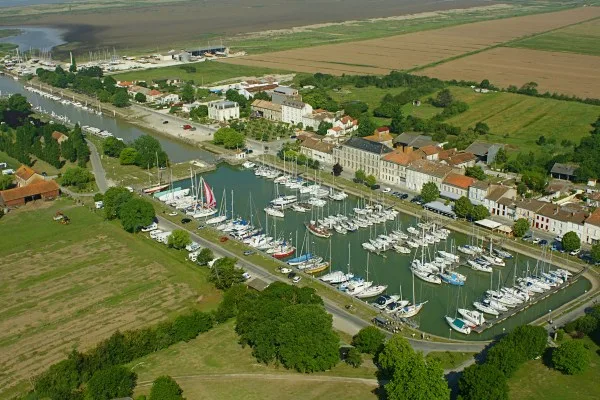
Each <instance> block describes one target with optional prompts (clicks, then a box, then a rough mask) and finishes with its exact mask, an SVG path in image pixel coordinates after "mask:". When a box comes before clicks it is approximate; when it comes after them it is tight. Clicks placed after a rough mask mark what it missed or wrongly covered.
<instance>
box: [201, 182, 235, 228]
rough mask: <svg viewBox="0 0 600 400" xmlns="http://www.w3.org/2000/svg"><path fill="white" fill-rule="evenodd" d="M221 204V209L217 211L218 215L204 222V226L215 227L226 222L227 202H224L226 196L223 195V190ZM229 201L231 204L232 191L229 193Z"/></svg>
mask: <svg viewBox="0 0 600 400" xmlns="http://www.w3.org/2000/svg"><path fill="white" fill-rule="evenodd" d="M222 199H223V202H222V203H221V207H220V209H219V215H218V216H216V217H213V218H209V219H207V220H206V224H207V225H216V224H220V223H221V222H224V221H225V220H227V202H226V195H225V189H223V197H222ZM231 201H232V203H233V190H232V191H231Z"/></svg>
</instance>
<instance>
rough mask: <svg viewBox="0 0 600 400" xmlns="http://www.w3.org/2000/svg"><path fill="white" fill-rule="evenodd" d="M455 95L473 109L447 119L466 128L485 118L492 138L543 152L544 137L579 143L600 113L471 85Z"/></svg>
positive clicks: (586, 106) (455, 90)
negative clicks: (484, 91) (478, 89)
mask: <svg viewBox="0 0 600 400" xmlns="http://www.w3.org/2000/svg"><path fill="white" fill-rule="evenodd" d="M450 89H451V91H452V93H453V94H454V96H455V98H456V99H458V100H461V101H464V102H466V103H467V104H469V110H467V111H466V112H464V113H462V114H460V115H457V116H455V117H453V118H450V119H448V120H446V122H448V123H449V124H452V125H457V126H460V127H461V128H463V129H466V128H469V127H474V126H475V124H476V123H477V122H479V121H483V122H485V123H486V124H488V126H489V127H490V131H491V132H492V133H491V134H490V135H488V136H487V137H485V138H482V139H485V140H488V141H494V142H500V143H506V144H509V145H512V148H513V149H517V148H518V149H519V150H520V151H528V150H533V151H535V152H538V151H541V150H542V148H541V147H540V146H538V145H536V144H535V141H536V140H537V139H538V138H539V137H540V136H542V135H543V136H545V137H546V139H550V138H554V139H556V142H557V145H560V142H561V141H562V140H563V139H568V140H570V141H572V142H575V143H579V140H580V139H581V138H582V137H584V136H587V135H589V132H590V130H591V127H590V124H591V123H592V122H594V121H595V120H596V119H597V118H598V116H599V115H600V107H599V106H593V105H589V104H582V103H578V102H571V101H559V100H552V99H543V98H538V97H531V96H524V95H519V94H513V93H501V92H498V93H487V94H481V93H476V92H475V91H473V90H472V89H470V88H463V87H451V88H450Z"/></svg>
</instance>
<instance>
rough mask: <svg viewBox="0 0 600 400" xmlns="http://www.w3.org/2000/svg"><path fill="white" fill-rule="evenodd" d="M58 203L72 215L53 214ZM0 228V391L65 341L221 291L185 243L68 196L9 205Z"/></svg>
mask: <svg viewBox="0 0 600 400" xmlns="http://www.w3.org/2000/svg"><path fill="white" fill-rule="evenodd" d="M57 210H62V211H63V212H64V213H65V214H66V215H68V216H69V217H70V218H71V221H72V222H71V224H70V225H61V224H59V223H57V222H54V221H53V220H52V217H53V216H54V214H55V212H56V211H57ZM0 237H2V240H0V270H1V273H2V283H1V284H0V304H2V305H3V307H2V310H1V311H0V371H2V372H1V373H0V388H1V389H0V397H2V398H5V397H9V394H10V393H11V392H13V393H14V392H15V391H19V390H24V389H25V388H26V387H28V384H27V383H26V380H27V379H28V378H29V377H32V376H35V375H36V374H38V373H39V372H41V371H42V370H44V369H45V368H47V367H48V366H49V365H50V364H52V363H53V362H56V361H58V360H60V359H62V358H64V357H65V355H66V354H67V353H68V352H69V351H70V350H71V349H72V348H78V349H80V350H86V349H88V348H89V347H91V346H93V345H94V344H95V343H97V342H98V341H100V340H102V339H104V338H106V337H108V336H109V335H111V334H112V333H113V332H114V331H116V330H117V329H119V330H127V329H132V328H137V327H140V326H147V325H153V324H155V323H157V322H158V321H161V320H164V319H166V318H168V317H173V316H174V315H176V314H178V313H180V312H182V311H184V310H187V309H189V308H190V307H199V308H201V309H204V310H207V309H212V308H214V307H215V306H216V304H218V302H219V301H220V294H219V292H218V291H216V290H215V289H214V288H213V286H212V285H210V284H209V283H208V282H207V279H206V276H207V271H206V270H205V269H199V268H197V267H194V266H193V265H192V264H191V263H189V262H187V261H186V260H185V258H186V257H185V254H184V253H182V252H176V251H174V250H169V249H167V248H166V246H163V245H159V244H157V243H156V242H154V241H150V240H149V239H148V238H146V237H144V236H143V235H141V234H140V235H138V236H137V237H136V236H132V235H131V234H128V233H126V232H125V231H124V230H123V229H122V228H121V227H120V225H119V224H118V222H106V221H104V219H103V218H102V217H101V216H100V215H96V214H95V213H94V212H91V211H90V210H89V209H88V208H86V207H82V206H75V205H74V204H73V202H71V201H70V200H58V201H56V202H49V203H43V202H41V203H40V202H38V203H36V204H33V205H28V206H26V207H25V208H22V209H20V210H18V211H15V212H12V213H9V214H8V215H6V216H5V217H3V218H2V220H1V221H0Z"/></svg>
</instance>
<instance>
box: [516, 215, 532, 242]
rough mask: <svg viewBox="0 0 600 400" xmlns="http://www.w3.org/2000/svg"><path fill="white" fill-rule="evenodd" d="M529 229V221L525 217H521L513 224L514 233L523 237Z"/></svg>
mask: <svg viewBox="0 0 600 400" xmlns="http://www.w3.org/2000/svg"><path fill="white" fill-rule="evenodd" d="M528 231H529V221H528V220H527V219H525V218H519V219H518V220H516V221H515V223H514V224H513V235H515V237H523V236H525V234H526V233H527V232H528Z"/></svg>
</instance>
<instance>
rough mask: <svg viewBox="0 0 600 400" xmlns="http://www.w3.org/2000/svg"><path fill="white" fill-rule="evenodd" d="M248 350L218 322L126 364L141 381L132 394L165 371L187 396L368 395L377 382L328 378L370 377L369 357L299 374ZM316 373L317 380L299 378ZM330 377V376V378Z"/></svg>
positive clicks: (227, 325) (143, 389)
mask: <svg viewBox="0 0 600 400" xmlns="http://www.w3.org/2000/svg"><path fill="white" fill-rule="evenodd" d="M251 353H252V349H251V348H249V347H245V348H242V347H241V346H240V345H239V344H238V337H237V334H236V333H235V332H234V323H233V321H231V322H228V323H225V324H223V325H219V326H217V327H215V328H214V329H213V330H211V331H210V332H207V333H204V334H202V335H200V336H199V337H197V338H196V339H193V340H191V341H189V342H188V343H179V344H177V345H175V346H172V347H170V348H169V349H166V350H163V351H159V352H157V353H154V354H152V355H150V356H148V357H144V358H142V359H140V360H136V361H134V362H132V363H131V364H130V367H132V368H133V369H134V371H135V372H136V373H137V374H138V382H140V383H141V384H138V387H137V389H136V393H135V395H136V396H137V395H138V394H146V395H147V394H148V393H149V390H150V387H149V385H147V384H145V382H149V381H152V380H154V379H155V378H157V377H159V376H161V375H170V376H173V377H175V379H176V380H177V381H178V383H179V385H180V386H181V387H182V389H183V394H184V396H185V397H186V398H188V399H197V400H199V399H217V398H218V399H224V400H227V399H239V398H244V399H273V400H275V399H278V400H279V399H290V400H291V399H298V398H309V399H321V398H323V399H324V398H331V396H341V397H342V398H344V399H371V398H372V399H376V398H377V397H376V396H375V395H374V394H373V393H371V391H372V390H373V389H374V388H375V387H376V384H370V385H369V384H364V383H358V382H356V383H353V382H336V381H333V379H335V377H350V378H367V379H374V378H375V372H376V367H375V366H374V365H373V363H372V361H371V360H369V359H367V360H366V361H365V363H364V364H363V365H362V366H361V367H360V368H352V367H349V366H348V365H346V364H344V363H339V364H338V365H337V366H336V367H334V368H333V369H332V370H330V371H327V372H324V373H321V374H311V375H299V374H297V373H295V372H293V371H289V370H286V369H285V368H283V367H277V366H274V365H264V364H260V363H257V361H256V359H255V358H254V357H253V356H252V354H251ZM319 376H320V377H322V379H323V380H322V381H309V380H305V379H303V378H305V377H311V378H312V377H317V378H318V377H319ZM177 377H180V378H177ZM329 377H331V378H333V379H332V381H331V382H328V379H329ZM275 387H276V389H275Z"/></svg>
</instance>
